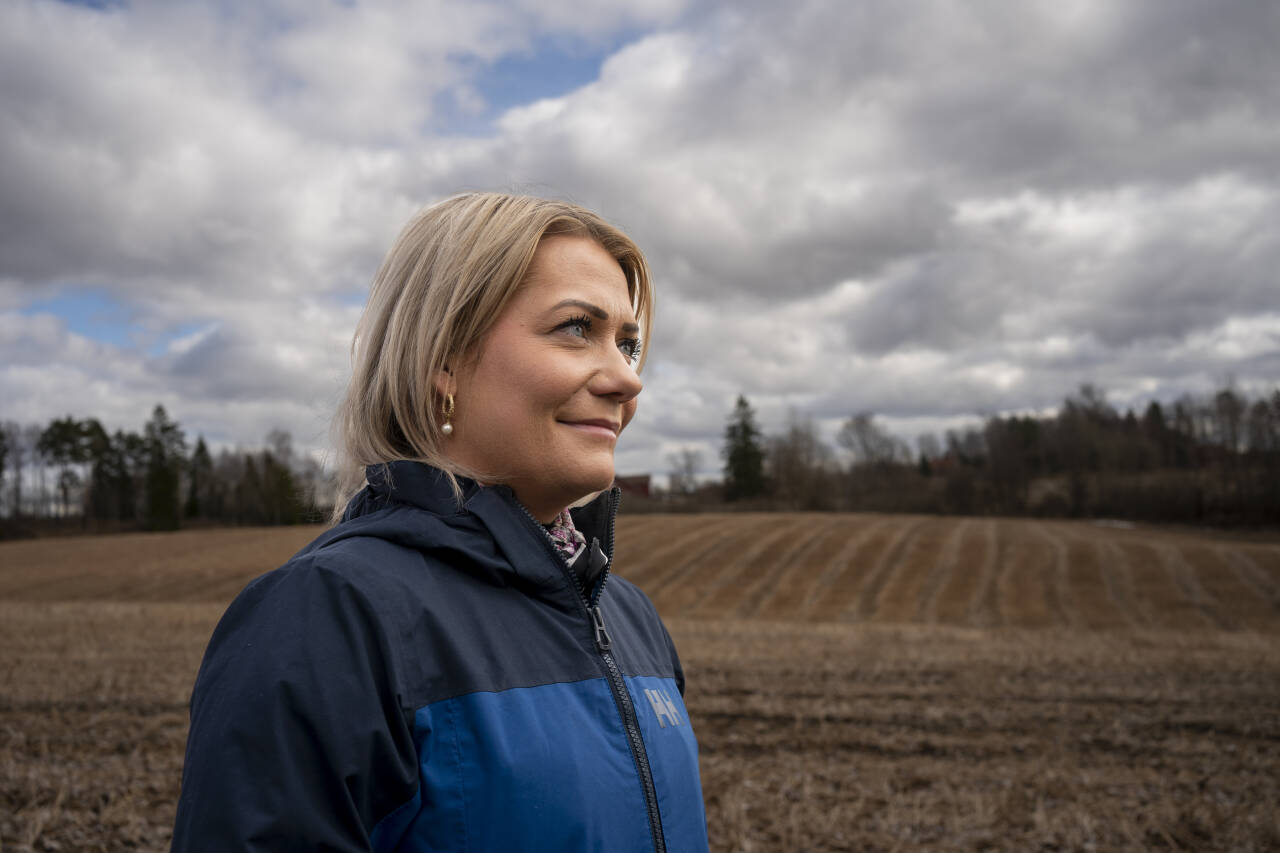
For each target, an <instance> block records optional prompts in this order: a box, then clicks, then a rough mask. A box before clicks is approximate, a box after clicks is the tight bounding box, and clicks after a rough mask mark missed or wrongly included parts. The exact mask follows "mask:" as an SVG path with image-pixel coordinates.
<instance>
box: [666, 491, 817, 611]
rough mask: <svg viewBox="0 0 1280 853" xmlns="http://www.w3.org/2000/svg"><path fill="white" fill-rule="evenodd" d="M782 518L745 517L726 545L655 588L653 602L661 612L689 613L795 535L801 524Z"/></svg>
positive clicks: (789, 516) (791, 517)
mask: <svg viewBox="0 0 1280 853" xmlns="http://www.w3.org/2000/svg"><path fill="white" fill-rule="evenodd" d="M785 519H786V520H772V521H771V523H770V524H769V525H767V526H765V527H764V530H763V532H762V531H761V527H762V525H761V524H759V523H758V521H757V522H756V523H755V524H752V523H751V520H750V519H748V518H743V519H740V520H739V521H738V523H739V525H740V531H741V532H740V534H738V535H734V536H732V537H730V539H729V540H728V545H727V547H724V548H716V549H714V550H713V551H712V552H709V553H708V554H706V555H705V556H704V557H703V558H702V559H701V560H700V561H699V562H700V565H699V567H698V569H697V570H696V571H690V572H687V573H685V574H684V575H683V576H682V577H681V579H680V582H679V583H672V584H669V585H667V586H665V587H664V588H663V589H662V590H660V591H659V593H658V596H657V598H655V599H654V604H655V605H657V607H658V610H659V611H660V612H662V613H663V614H664V615H670V616H689V615H690V614H692V612H693V611H694V610H695V609H696V608H697V607H698V606H699V605H701V604H702V603H703V602H704V601H706V600H707V599H708V598H709V597H711V596H712V595H714V594H715V593H716V592H717V591H718V590H719V589H720V588H721V587H723V586H724V585H725V584H728V583H732V582H734V581H735V580H736V579H737V578H739V577H740V576H741V574H742V572H743V571H744V568H745V567H747V566H750V565H752V564H753V563H754V562H755V560H756V559H757V557H759V555H760V554H761V553H762V552H764V551H766V550H768V549H771V548H775V547H777V546H778V544H779V543H782V542H787V541H790V540H791V539H792V538H794V537H795V536H797V535H798V534H799V532H800V530H801V528H802V526H803V525H802V524H801V522H800V521H798V520H797V518H796V517H795V516H792V515H788V516H786V517H785Z"/></svg>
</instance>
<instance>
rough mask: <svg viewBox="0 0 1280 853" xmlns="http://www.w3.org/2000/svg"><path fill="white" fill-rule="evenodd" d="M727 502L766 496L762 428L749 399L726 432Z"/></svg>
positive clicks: (740, 402)
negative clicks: (761, 443)
mask: <svg viewBox="0 0 1280 853" xmlns="http://www.w3.org/2000/svg"><path fill="white" fill-rule="evenodd" d="M721 455H722V456H723V457H724V498H725V500H727V501H736V500H740V499H744V498H754V497H758V496H760V495H762V494H764V450H763V449H762V448H761V446H760V428H759V427H758V426H756V415H755V412H754V411H752V409H751V405H750V404H749V403H747V398H746V397H744V396H742V395H741V394H739V395H738V402H737V404H736V405H735V406H734V408H733V414H732V415H730V416H729V425H728V426H727V427H725V431H724V448H723V450H722V451H721Z"/></svg>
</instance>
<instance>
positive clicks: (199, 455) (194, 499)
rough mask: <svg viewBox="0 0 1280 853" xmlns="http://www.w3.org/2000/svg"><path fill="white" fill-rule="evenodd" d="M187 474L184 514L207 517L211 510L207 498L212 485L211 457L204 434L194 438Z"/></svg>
mask: <svg viewBox="0 0 1280 853" xmlns="http://www.w3.org/2000/svg"><path fill="white" fill-rule="evenodd" d="M189 474H190V477H189V482H188V488H187V505H186V512H185V514H186V516H187V518H205V517H208V516H209V515H210V514H211V513H212V511H213V507H212V506H210V503H212V502H211V501H210V500H209V492H210V489H211V487H212V486H213V457H212V456H210V455H209V447H208V445H206V444H205V443H204V436H200V437H198V438H197V439H196V447H195V450H193V451H191V462H190V469H189Z"/></svg>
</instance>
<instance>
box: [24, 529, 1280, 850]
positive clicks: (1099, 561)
mask: <svg viewBox="0 0 1280 853" xmlns="http://www.w3.org/2000/svg"><path fill="white" fill-rule="evenodd" d="M618 524H619V527H618V544H617V570H618V571H619V573H620V574H622V575H624V576H626V577H628V578H629V579H631V580H634V581H635V582H636V583H638V584H639V585H640V586H641V587H642V588H643V589H645V590H646V591H647V592H648V593H649V594H650V596H651V597H652V598H653V599H654V601H655V603H656V604H657V606H658V608H659V610H660V611H661V612H662V614H663V616H664V618H665V619H666V620H667V622H668V625H669V627H670V628H671V631H672V634H673V636H674V638H675V640H676V643H677V645H678V647H679V649H680V651H681V654H682V657H683V659H684V663H685V668H686V671H687V673H688V677H689V692H688V695H687V697H686V698H687V703H688V705H689V709H690V716H691V718H692V722H693V724H694V726H695V729H696V731H697V732H698V736H699V741H700V744H701V748H702V773H703V783H704V792H705V795H706V800H707V806H708V820H709V827H710V831H711V836H712V844H713V849H716V850H718V851H729V850H756V851H764V850H815V851H816V850H986V849H999V850H1084V849H1092V850H1131V849H1169V850H1177V849H1185V850H1268V849H1277V848H1280V818H1278V817H1277V810H1276V809H1275V807H1274V803H1276V802H1278V801H1280V538H1277V537H1264V536H1252V537H1241V536H1226V535H1223V534H1211V533H1205V532H1201V531H1192V530H1158V531H1157V530H1150V529H1126V528H1122V527H1117V526H1106V525H1096V524H1087V523H1068V522H1040V521H1027V520H1010V519H989V518H938V517H923V516H888V515H885V516H880V515H870V514H858V515H841V514H785V515H747V514H739V515H682V516H661V515H649V516H623V517H621V518H620V519H619V523H618ZM315 532H316V530H315V529H306V528H292V529H290V528H285V529H274V530H268V529H236V530H222V531H205V532H200V531H192V532H182V533H176V534H150V535H141V534H140V535H121V536H115V537H109V538H100V537H84V538H68V539H51V540H36V541H27V542H12V543H3V544H0V649H2V650H3V651H0V845H2V846H3V849H4V850H5V851H25V850H117V849H137V850H163V849H166V848H167V843H168V833H169V825H170V823H171V822H172V818H173V808H174V803H175V801H176V797H177V788H178V780H179V776H180V772H181V762H182V748H183V744H184V741H185V735H186V701H187V698H188V696H189V691H190V686H191V682H192V679H193V677H194V674H195V670H196V667H197V666H198V664H199V660H200V654H201V652H202V650H203V646H204V643H205V642H206V641H207V639H208V635H209V633H210V631H211V630H212V627H213V625H214V623H215V622H216V620H217V618H218V616H219V614H220V613H221V611H222V609H223V608H224V607H225V605H226V603H227V601H229V600H230V598H231V597H232V596H233V595H234V594H235V592H236V591H238V590H239V589H240V588H241V587H242V586H243V585H244V583H245V582H246V581H247V580H248V579H250V578H252V577H253V576H255V575H257V574H259V573H261V572H262V571H265V570H267V569H269V568H271V567H273V566H275V565H277V564H279V563H280V562H282V561H283V560H284V559H286V558H287V557H288V555H289V554H291V553H292V552H293V551H294V550H296V549H297V548H298V547H300V546H301V545H303V544H304V543H305V542H306V541H308V540H309V539H310V538H311V536H313V535H314V534H315Z"/></svg>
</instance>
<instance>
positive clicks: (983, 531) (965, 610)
mask: <svg viewBox="0 0 1280 853" xmlns="http://www.w3.org/2000/svg"><path fill="white" fill-rule="evenodd" d="M988 535H989V531H988V528H987V524H986V523H984V522H981V521H978V520H975V521H974V523H973V524H972V525H970V526H969V527H968V528H967V529H966V531H965V536H964V538H963V539H962V540H961V541H960V543H959V549H958V552H957V553H956V559H955V562H954V563H953V564H952V570H951V572H950V573H949V575H948V577H947V579H946V582H945V583H944V585H943V587H942V589H941V590H939V592H938V601H937V607H936V608H935V611H934V612H935V616H936V619H937V621H938V622H940V623H942V624H945V625H968V624H969V613H970V612H971V610H972V608H973V599H974V596H975V595H977V593H978V590H979V588H980V583H981V581H982V575H983V571H984V569H985V566H986V563H987V560H988V559H989V557H988V555H987V550H988V548H987V537H988Z"/></svg>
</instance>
